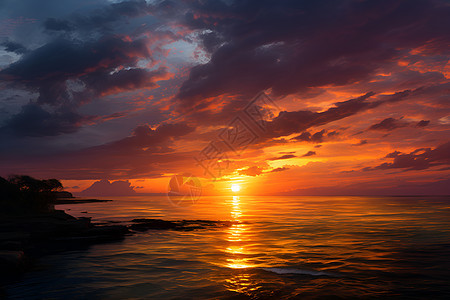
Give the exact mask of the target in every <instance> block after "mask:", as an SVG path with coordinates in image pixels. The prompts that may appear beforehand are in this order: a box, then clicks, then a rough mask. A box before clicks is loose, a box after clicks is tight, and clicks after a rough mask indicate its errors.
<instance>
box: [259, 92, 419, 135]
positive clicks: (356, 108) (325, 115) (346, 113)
mask: <svg viewBox="0 0 450 300" xmlns="http://www.w3.org/2000/svg"><path fill="white" fill-rule="evenodd" d="M417 93H420V89H417V90H414V91H409V90H406V91H403V92H398V93H395V94H392V95H384V96H380V97H378V98H377V99H376V100H373V101H367V100H368V99H369V98H371V97H373V96H374V95H375V94H374V93H372V92H369V93H366V94H365V95H363V96H360V97H357V98H354V99H350V100H347V101H343V102H338V103H335V106H334V107H331V108H329V109H328V110H326V111H324V112H320V113H318V112H312V111H305V110H301V111H291V112H288V111H282V112H280V113H279V115H278V116H277V117H276V118H274V119H273V120H272V121H270V122H268V123H267V128H268V131H269V134H268V137H270V138H273V137H280V136H287V135H290V134H293V133H296V132H301V131H305V130H306V129H308V128H310V127H314V126H320V125H325V124H328V123H330V122H333V121H337V120H340V119H343V118H346V117H350V116H352V115H355V114H356V113H358V112H362V111H366V110H368V109H373V108H376V107H378V106H380V105H382V104H385V103H394V102H398V101H401V100H404V99H406V98H407V97H409V96H411V95H414V94H417ZM324 133H325V132H324ZM321 136H322V137H323V133H320V132H319V133H318V134H317V136H316V137H317V140H320V139H321ZM302 138H304V139H308V138H309V139H311V137H308V133H306V134H304V135H303V136H301V135H300V136H299V137H298V139H302Z"/></svg>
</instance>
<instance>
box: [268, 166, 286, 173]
mask: <svg viewBox="0 0 450 300" xmlns="http://www.w3.org/2000/svg"><path fill="white" fill-rule="evenodd" d="M287 170H289V168H288V167H280V168H275V169H272V170H270V171H269V172H268V173H276V172H283V171H287Z"/></svg>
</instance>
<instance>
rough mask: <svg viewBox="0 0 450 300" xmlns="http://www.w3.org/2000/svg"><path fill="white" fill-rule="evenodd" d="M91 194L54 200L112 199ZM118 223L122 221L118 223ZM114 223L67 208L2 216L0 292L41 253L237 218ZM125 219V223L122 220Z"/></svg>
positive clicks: (222, 224)
mask: <svg viewBox="0 0 450 300" xmlns="http://www.w3.org/2000/svg"><path fill="white" fill-rule="evenodd" d="M110 201H113V200H100V199H88V198H86V199H85V198H60V199H57V200H56V202H55V204H57V205H59V204H84V203H97V202H110ZM118 223H119V224H118ZM118 223H117V222H115V223H95V224H94V223H92V222H91V218H89V217H78V218H77V217H74V216H72V215H70V214H68V213H66V212H65V211H64V210H56V209H55V210H52V211H49V212H44V213H34V214H24V215H16V216H8V215H2V217H1V218H0V265H1V266H2V268H1V270H0V296H2V288H3V286H5V285H7V284H9V283H12V282H14V281H20V278H21V276H22V275H23V274H24V273H26V272H27V271H30V270H32V269H33V266H34V265H35V262H36V261H38V260H39V258H40V257H42V256H45V255H49V254H54V253H58V252H64V251H71V250H85V249H88V248H89V247H90V246H91V245H95V244H100V243H108V242H117V241H121V240H123V239H124V238H125V237H126V236H128V235H133V234H135V233H137V232H143V231H147V230H175V231H192V230H199V229H210V228H220V227H229V226H231V225H233V224H235V223H237V222H235V221H211V220H177V221H167V220H162V219H145V218H144V219H133V220H129V221H125V222H118ZM120 223H122V224H120Z"/></svg>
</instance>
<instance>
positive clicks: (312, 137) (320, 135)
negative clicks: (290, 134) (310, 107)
mask: <svg viewBox="0 0 450 300" xmlns="http://www.w3.org/2000/svg"><path fill="white" fill-rule="evenodd" d="M336 135H338V132H336V131H330V132H327V130H325V129H322V130H321V131H318V132H316V133H314V134H311V133H310V132H308V131H304V132H302V133H301V134H300V135H298V136H296V137H294V138H293V139H295V140H298V141H304V142H311V143H322V142H323V141H324V138H325V137H328V138H331V137H334V136H336Z"/></svg>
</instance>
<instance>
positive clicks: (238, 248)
mask: <svg viewBox="0 0 450 300" xmlns="http://www.w3.org/2000/svg"><path fill="white" fill-rule="evenodd" d="M231 217H232V219H233V221H242V220H241V218H242V209H241V200H240V198H239V196H233V200H232V201H231ZM249 231H250V227H249V225H248V224H246V223H238V224H233V225H232V226H230V227H229V229H228V234H227V237H226V240H227V241H228V243H229V244H228V247H227V248H226V249H225V253H227V256H228V257H227V258H226V263H225V266H226V267H227V268H230V269H232V270H233V271H232V273H231V276H230V278H227V279H226V280H225V286H226V288H227V289H228V290H229V291H233V292H237V293H241V294H246V295H254V293H255V292H256V291H257V290H259V289H260V288H261V282H260V280H255V276H254V274H252V273H251V270H252V268H254V267H255V265H254V264H252V263H251V261H250V260H251V257H250V252H249V251H248V249H247V246H248V243H249V242H250V241H251V238H250V236H251V235H250V232H249Z"/></svg>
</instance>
